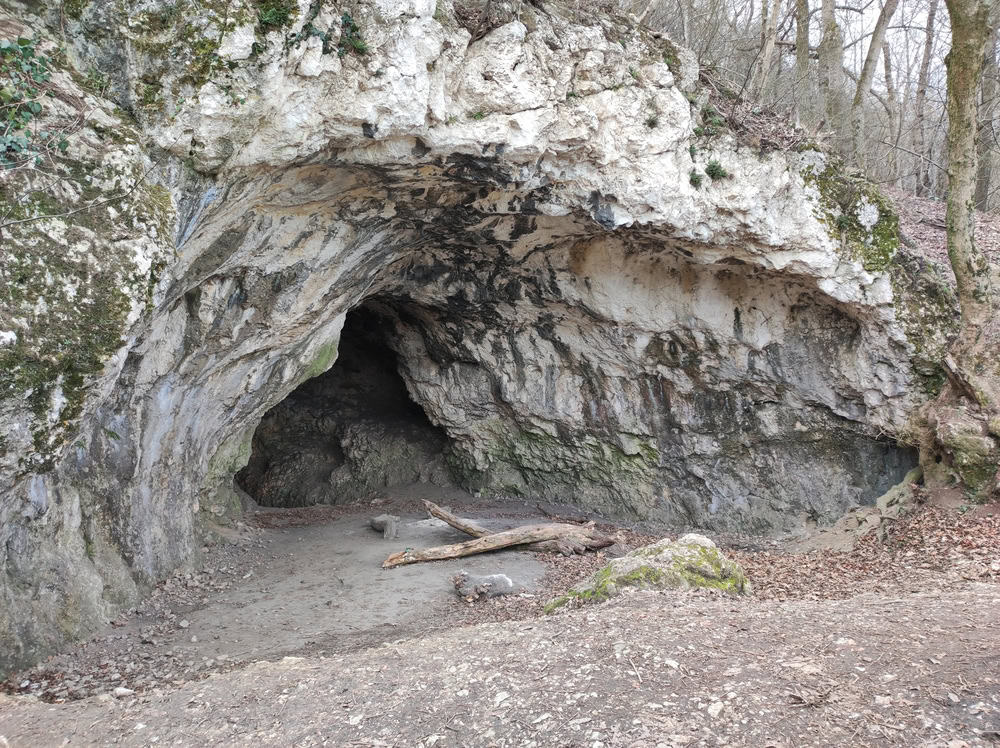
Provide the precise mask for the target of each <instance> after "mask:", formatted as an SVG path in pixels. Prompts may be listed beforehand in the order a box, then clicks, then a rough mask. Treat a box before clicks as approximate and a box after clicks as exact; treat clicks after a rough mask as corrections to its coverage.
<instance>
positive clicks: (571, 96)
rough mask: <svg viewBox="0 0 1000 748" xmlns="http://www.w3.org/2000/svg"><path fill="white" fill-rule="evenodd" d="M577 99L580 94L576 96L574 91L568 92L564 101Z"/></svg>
mask: <svg viewBox="0 0 1000 748" xmlns="http://www.w3.org/2000/svg"><path fill="white" fill-rule="evenodd" d="M579 98H580V94H578V93H577V92H576V91H570V92H569V93H568V94H566V101H569V100H570V99H579Z"/></svg>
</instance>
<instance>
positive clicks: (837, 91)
mask: <svg viewBox="0 0 1000 748" xmlns="http://www.w3.org/2000/svg"><path fill="white" fill-rule="evenodd" d="M822 19H823V39H822V41H821V42H820V45H819V87H820V94H821V95H822V97H823V104H824V108H825V112H826V129H827V130H832V131H833V133H834V138H835V144H836V149H837V151H838V152H839V153H841V154H844V153H845V152H846V151H847V145H848V143H849V142H850V140H849V139H848V138H845V137H844V135H843V133H844V124H845V122H844V119H845V114H846V111H845V110H846V101H845V98H844V32H843V30H842V29H841V28H840V25H839V24H838V23H837V15H836V13H835V12H834V0H823V5H822Z"/></svg>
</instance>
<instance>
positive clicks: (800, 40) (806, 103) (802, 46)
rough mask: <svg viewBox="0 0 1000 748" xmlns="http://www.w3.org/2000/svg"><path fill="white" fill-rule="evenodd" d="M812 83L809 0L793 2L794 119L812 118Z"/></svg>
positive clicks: (798, 122) (797, 122)
mask: <svg viewBox="0 0 1000 748" xmlns="http://www.w3.org/2000/svg"><path fill="white" fill-rule="evenodd" d="M811 83H812V81H810V79H809V0H795V90H796V91H797V92H798V95H796V96H795V119H796V124H800V120H801V118H802V117H803V116H804V117H805V118H806V119H811V118H812V96H811V93H812V85H811Z"/></svg>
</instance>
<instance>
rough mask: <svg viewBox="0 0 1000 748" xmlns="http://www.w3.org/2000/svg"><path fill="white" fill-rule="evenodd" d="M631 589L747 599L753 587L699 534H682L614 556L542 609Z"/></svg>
mask: <svg viewBox="0 0 1000 748" xmlns="http://www.w3.org/2000/svg"><path fill="white" fill-rule="evenodd" d="M627 588H635V589H678V590H682V589H694V588H699V589H712V590H716V591H718V592H721V593H724V594H729V595H749V594H750V593H751V588H750V583H749V582H748V581H747V579H746V576H745V575H744V573H743V570H742V569H741V568H740V567H739V565H738V564H736V563H734V562H733V561H730V560H729V559H728V558H726V556H725V555H724V554H723V553H722V551H720V550H719V549H718V548H717V547H716V546H715V544H714V543H713V542H712V541H711V540H709V539H708V538H705V537H703V536H701V535H694V534H689V535H684V536H683V537H681V538H680V539H678V540H676V541H670V540H668V539H665V540H661V541H659V542H657V543H654V544H652V545H648V546H644V547H643V548H638V549H636V550H634V551H632V552H631V553H629V554H628V555H627V556H623V557H622V558H616V559H614V560H613V561H611V563H609V564H608V565H607V566H605V567H603V568H602V569H600V570H599V571H597V572H595V573H594V575H593V576H591V578H590V579H588V580H586V581H584V582H582V583H580V584H578V585H576V586H575V587H573V588H572V589H570V590H569V591H568V592H567V593H566V594H565V595H561V596H560V597H557V598H555V599H554V600H552V601H550V602H549V603H548V604H547V605H546V606H545V608H544V611H545V612H546V613H552V612H554V611H556V610H558V609H560V608H562V607H565V606H567V605H569V606H574V607H575V606H579V605H584V604H587V603H595V602H602V601H604V600H608V599H610V598H612V597H614V596H616V595H618V594H620V593H621V591H622V590H624V589H627Z"/></svg>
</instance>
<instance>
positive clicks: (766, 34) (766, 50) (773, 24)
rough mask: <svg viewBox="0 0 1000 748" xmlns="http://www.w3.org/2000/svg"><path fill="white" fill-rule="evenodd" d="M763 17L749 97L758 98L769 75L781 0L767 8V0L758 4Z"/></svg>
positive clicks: (761, 94) (765, 86) (775, 0)
mask: <svg viewBox="0 0 1000 748" xmlns="http://www.w3.org/2000/svg"><path fill="white" fill-rule="evenodd" d="M760 9H761V12H762V13H763V14H764V18H762V19H761V21H762V24H761V51H760V64H759V65H758V66H757V69H756V70H755V71H754V76H753V80H752V81H751V82H750V97H751V98H752V99H755V100H758V101H759V100H760V98H761V97H762V96H763V94H764V89H766V88H767V79H768V78H769V77H770V75H771V59H772V58H773V57H774V42H775V41H776V39H777V34H778V11H779V10H780V9H781V0H774V2H773V3H771V7H770V8H768V4H767V0H764V1H763V2H762V3H761V6H760Z"/></svg>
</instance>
